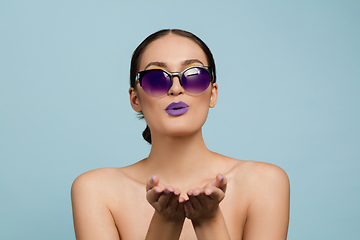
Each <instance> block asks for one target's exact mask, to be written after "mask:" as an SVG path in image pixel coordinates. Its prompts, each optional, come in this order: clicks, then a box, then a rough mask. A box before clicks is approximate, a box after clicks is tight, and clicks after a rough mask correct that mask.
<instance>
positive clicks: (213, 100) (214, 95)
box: [209, 83, 218, 108]
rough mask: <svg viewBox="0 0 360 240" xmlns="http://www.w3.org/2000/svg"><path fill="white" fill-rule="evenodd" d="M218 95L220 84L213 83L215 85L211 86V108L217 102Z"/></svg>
mask: <svg viewBox="0 0 360 240" xmlns="http://www.w3.org/2000/svg"><path fill="white" fill-rule="evenodd" d="M217 96H218V85H217V84H216V83H213V86H212V88H211V96H210V106H209V107H211V108H213V107H215V105H216V102H217Z"/></svg>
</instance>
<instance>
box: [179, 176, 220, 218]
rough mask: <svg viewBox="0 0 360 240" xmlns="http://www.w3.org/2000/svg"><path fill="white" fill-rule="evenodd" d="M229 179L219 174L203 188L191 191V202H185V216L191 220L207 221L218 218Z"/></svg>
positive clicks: (189, 192) (189, 194)
mask: <svg viewBox="0 0 360 240" xmlns="http://www.w3.org/2000/svg"><path fill="white" fill-rule="evenodd" d="M226 184H227V179H226V177H225V176H224V175H222V174H218V175H217V176H216V178H215V179H214V180H212V181H210V182H209V183H207V184H206V185H205V186H204V187H203V188H194V189H190V190H188V192H187V195H188V196H189V200H187V201H186V202H185V206H184V207H185V215H186V217H187V218H189V219H191V220H197V221H201V220H206V219H211V218H213V217H215V216H216V214H217V211H218V209H219V203H220V202H221V201H222V200H223V199H224V197H225V191H226Z"/></svg>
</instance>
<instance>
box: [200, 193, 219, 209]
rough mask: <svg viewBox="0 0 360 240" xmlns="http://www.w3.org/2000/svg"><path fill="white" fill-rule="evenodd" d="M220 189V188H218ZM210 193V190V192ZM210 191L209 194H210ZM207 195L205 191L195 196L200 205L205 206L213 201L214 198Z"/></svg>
mask: <svg viewBox="0 0 360 240" xmlns="http://www.w3.org/2000/svg"><path fill="white" fill-rule="evenodd" d="M220 191H221V190H220ZM211 193H212V192H211ZM211 193H210V194H209V195H211ZM209 195H207V194H206V193H205V192H204V193H201V194H199V196H197V199H198V201H199V202H200V204H201V206H206V205H208V204H209V202H213V201H214V199H212V198H210V196H209Z"/></svg>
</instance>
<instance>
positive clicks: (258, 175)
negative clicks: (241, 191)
mask: <svg viewBox="0 0 360 240" xmlns="http://www.w3.org/2000/svg"><path fill="white" fill-rule="evenodd" d="M234 160H235V161H236V163H235V164H234V167H233V169H232V171H231V176H232V177H233V178H234V180H235V181H242V182H243V181H246V182H247V183H249V184H251V185H252V187H254V184H255V185H269V184H271V185H274V184H275V185H284V186H287V185H289V178H288V175H287V174H286V172H285V171H284V170H283V169H282V168H280V167H278V166H276V165H273V164H270V163H264V162H256V161H245V160H237V159H234Z"/></svg>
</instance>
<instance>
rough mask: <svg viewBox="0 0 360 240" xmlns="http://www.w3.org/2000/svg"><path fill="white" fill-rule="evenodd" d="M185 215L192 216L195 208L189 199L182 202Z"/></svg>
mask: <svg viewBox="0 0 360 240" xmlns="http://www.w3.org/2000/svg"><path fill="white" fill-rule="evenodd" d="M184 210H185V216H186V217H187V218H189V219H191V218H192V217H193V216H194V213H195V210H194V208H193V207H192V204H191V202H190V200H187V201H186V202H185V204H184Z"/></svg>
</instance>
